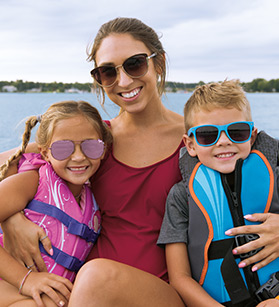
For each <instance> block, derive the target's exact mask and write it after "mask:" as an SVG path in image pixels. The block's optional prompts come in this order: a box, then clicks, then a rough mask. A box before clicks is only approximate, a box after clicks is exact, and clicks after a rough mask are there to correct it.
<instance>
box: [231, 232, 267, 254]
mask: <svg viewBox="0 0 279 307" xmlns="http://www.w3.org/2000/svg"><path fill="white" fill-rule="evenodd" d="M258 238H259V236H258V235H257V234H255V233H252V234H240V235H236V236H235V237H234V239H235V244H236V246H241V245H244V244H246V243H248V242H251V241H254V240H257V239H258ZM261 249H263V247H260V248H257V249H254V250H252V251H250V252H247V253H243V254H240V255H239V257H240V258H241V259H246V258H249V257H252V256H254V255H255V254H257V253H258V252H259V251H260V250H261Z"/></svg>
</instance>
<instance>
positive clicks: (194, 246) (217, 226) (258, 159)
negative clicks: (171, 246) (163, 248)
mask: <svg viewBox="0 0 279 307" xmlns="http://www.w3.org/2000/svg"><path fill="white" fill-rule="evenodd" d="M187 187H188V192H189V196H190V197H188V198H189V228H188V238H189V242H188V246H187V248H188V254H189V260H190V264H191V270H192V276H193V278H194V279H195V280H196V281H197V282H199V283H200V285H202V287H203V288H204V289H205V290H206V291H207V292H208V293H209V294H210V295H211V296H212V297H213V298H214V299H215V300H217V301H218V302H220V303H224V302H230V306H234V304H239V303H240V304H241V302H242V301H245V300H248V301H249V300H250V301H251V302H255V301H254V300H255V295H254V293H255V290H257V288H259V286H260V285H262V284H264V283H266V282H267V281H268V280H269V278H270V275H271V274H272V273H274V272H277V271H279V259H276V260H274V261H272V262H271V263H270V264H269V265H267V266H266V267H264V268H262V269H260V270H259V271H258V272H256V273H253V272H252V271H251V266H248V267H247V268H244V269H239V268H238V266H237V263H239V262H240V258H239V256H238V257H234V256H233V254H232V249H233V248H234V247H235V246H236V245H235V239H234V238H232V237H229V236H226V235H225V231H226V230H227V229H229V228H233V227H235V226H240V225H244V224H247V225H248V224H252V223H251V222H249V221H246V220H244V218H243V215H246V214H252V213H261V212H274V213H279V201H278V187H277V185H276V182H275V180H274V165H272V166H271V164H270V163H269V161H268V159H267V158H266V157H265V156H264V155H263V154H262V153H261V152H260V151H258V150H253V151H252V152H251V154H250V155H249V157H248V158H247V159H245V160H244V161H243V160H239V161H238V162H237V165H236V169H235V191H231V189H230V187H229V185H228V183H227V181H226V176H225V175H224V174H220V173H219V172H217V171H215V170H213V169H211V168H208V167H206V166H204V165H203V164H201V163H200V162H198V163H197V164H196V165H195V167H194V169H193V171H192V174H191V177H190V179H189V182H188V185H187ZM252 236H253V235H252ZM247 237H248V240H249V236H244V237H242V236H238V238H237V239H238V240H240V241H242V239H247ZM252 239H255V238H254V237H253V238H252ZM244 243H245V241H244V242H242V243H241V244H240V245H242V244H244ZM242 256H243V257H249V256H250V255H246V256H245V255H242ZM241 306H248V305H246V304H245V305H241Z"/></svg>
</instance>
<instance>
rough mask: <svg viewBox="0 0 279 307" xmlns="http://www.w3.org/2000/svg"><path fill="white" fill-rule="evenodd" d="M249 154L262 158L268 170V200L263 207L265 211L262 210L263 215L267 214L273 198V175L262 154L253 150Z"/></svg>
mask: <svg viewBox="0 0 279 307" xmlns="http://www.w3.org/2000/svg"><path fill="white" fill-rule="evenodd" d="M251 153H255V154H257V155H259V156H260V157H261V158H262V160H263V162H264V163H265V165H266V167H267V169H268V172H269V176H270V184H269V192H268V199H267V202H266V206H265V209H264V213H267V212H268V211H269V209H270V206H271V201H272V196H273V192H274V174H273V171H272V168H271V165H270V163H269V162H268V160H267V158H266V157H265V155H264V154H262V153H261V152H260V151H259V150H257V149H253V150H252V151H251Z"/></svg>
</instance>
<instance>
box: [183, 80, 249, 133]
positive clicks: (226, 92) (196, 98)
mask: <svg viewBox="0 0 279 307" xmlns="http://www.w3.org/2000/svg"><path fill="white" fill-rule="evenodd" d="M216 108H228V109H230V108H236V109H237V110H239V111H243V112H244V113H245V116H246V120H248V121H251V120H252V115H251V107H250V103H249V101H248V100H247V98H246V95H245V92H244V90H243V88H242V87H241V85H240V82H239V80H225V81H223V82H212V83H208V84H204V85H201V86H198V87H196V89H195V91H194V92H193V94H192V96H191V97H190V98H189V99H188V101H187V102H186V104H185V107H184V124H185V129H186V133H187V131H188V130H189V129H190V128H191V127H193V122H194V118H195V112H198V111H200V110H204V111H212V110H214V109H216Z"/></svg>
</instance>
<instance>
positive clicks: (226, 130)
mask: <svg viewBox="0 0 279 307" xmlns="http://www.w3.org/2000/svg"><path fill="white" fill-rule="evenodd" d="M184 121H185V128H186V131H187V134H185V135H184V137H183V139H184V143H185V146H186V148H187V151H186V149H185V148H183V149H182V150H181V154H180V170H181V174H182V178H183V180H182V181H181V182H179V183H177V184H176V185H175V186H174V187H173V188H172V189H171V191H170V193H169V196H168V199H167V204H166V212H165V216H164V220H163V224H162V228H161V232H160V236H159V239H158V244H159V245H166V257H167V265H168V272H169V278H170V283H171V284H172V285H173V286H174V288H175V289H176V290H177V291H178V293H179V294H180V296H181V297H182V298H183V300H184V302H185V304H186V305H187V306H199V307H201V306H221V305H220V303H221V304H223V305H225V306H256V305H257V304H258V302H260V301H262V300H266V299H268V298H274V297H275V296H277V295H278V294H279V293H277V292H279V272H278V274H277V275H273V276H272V278H271V277H270V276H271V274H272V273H274V272H277V271H278V269H279V260H278V259H276V260H274V261H273V262H271V263H270V264H269V265H267V266H266V267H264V268H262V269H261V270H259V271H258V272H256V270H254V269H253V270H251V266H247V267H245V268H243V267H244V265H242V264H239V265H237V263H239V261H240V259H239V257H238V258H236V259H235V258H234V256H233V253H232V250H233V248H234V247H235V246H239V245H242V244H244V243H247V242H249V241H251V240H254V239H256V238H257V235H256V234H255V235H243V236H241V235H239V236H236V237H235V238H231V237H228V236H226V235H225V231H226V230H227V229H229V228H232V227H236V226H241V225H244V223H249V221H246V222H245V221H244V218H243V215H246V217H247V216H248V215H249V214H250V213H253V212H268V211H269V212H276V213H279V202H278V185H277V184H278V170H279V168H278V166H277V157H278V141H277V140H275V139H272V138H270V137H269V136H267V135H266V134H265V133H263V132H261V133H259V134H258V135H257V129H256V128H255V127H254V123H253V122H252V116H251V109H250V105H249V102H248V100H247V98H246V96H245V94H244V92H243V90H242V88H241V86H240V85H239V82H238V81H234V80H232V81H224V82H221V83H211V84H207V85H203V86H200V87H198V88H197V89H196V90H195V91H194V93H193V95H192V96H191V97H190V99H189V100H188V101H187V103H186V105H185V108H184ZM252 145H253V150H252V151H251V147H252ZM275 174H277V176H276V175H275ZM247 219H248V217H247ZM253 252H254V253H256V252H258V251H257V250H256V251H253ZM250 256H251V254H249V255H243V254H242V255H240V258H241V260H243V259H245V257H246V258H247V257H250ZM270 278H271V281H270V282H269V284H266V282H267V281H269V279H270ZM277 279H278V280H277ZM270 283H272V286H271V287H270ZM261 286H262V287H261ZM274 289H275V290H274ZM274 291H275V292H274ZM269 302H271V303H272V304H275V305H276V304H278V306H279V301H277V300H275V299H273V300H272V301H271V300H270V301H269ZM275 305H274V306H275Z"/></svg>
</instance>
